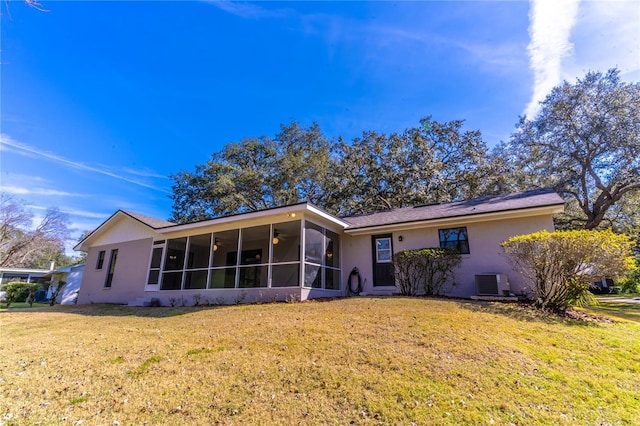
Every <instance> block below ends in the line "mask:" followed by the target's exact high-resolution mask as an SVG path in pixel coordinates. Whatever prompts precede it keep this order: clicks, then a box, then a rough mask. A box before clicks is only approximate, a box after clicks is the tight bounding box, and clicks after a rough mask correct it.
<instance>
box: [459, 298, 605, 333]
mask: <svg viewBox="0 0 640 426" xmlns="http://www.w3.org/2000/svg"><path fill="white" fill-rule="evenodd" d="M458 302H459V304H460V306H461V307H463V308H465V309H468V310H470V311H473V312H483V313H488V314H494V315H502V316H505V317H508V318H511V319H514V320H517V321H527V322H541V323H545V324H563V325H570V326H581V327H594V326H598V325H599V324H598V323H597V322H594V321H584V320H580V319H574V318H569V317H566V316H562V315H559V314H556V313H553V312H547V311H542V310H539V309H536V308H534V307H533V306H531V305H529V304H525V303H504V302H484V301H475V300H459V301H458Z"/></svg>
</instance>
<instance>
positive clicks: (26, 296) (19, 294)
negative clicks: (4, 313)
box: [2, 281, 40, 308]
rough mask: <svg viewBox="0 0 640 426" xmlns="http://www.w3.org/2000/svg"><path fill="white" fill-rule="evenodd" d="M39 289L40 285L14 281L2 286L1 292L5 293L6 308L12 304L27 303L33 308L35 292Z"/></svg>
mask: <svg viewBox="0 0 640 426" xmlns="http://www.w3.org/2000/svg"><path fill="white" fill-rule="evenodd" d="M39 289H40V284H35V283H27V282H23V281H14V282H10V283H7V284H5V285H3V286H2V290H4V291H6V292H7V295H6V297H5V299H6V302H7V308H8V307H9V306H11V304H12V303H14V302H29V306H33V300H34V298H35V295H36V291H38V290H39Z"/></svg>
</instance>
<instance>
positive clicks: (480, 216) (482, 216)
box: [344, 203, 564, 236]
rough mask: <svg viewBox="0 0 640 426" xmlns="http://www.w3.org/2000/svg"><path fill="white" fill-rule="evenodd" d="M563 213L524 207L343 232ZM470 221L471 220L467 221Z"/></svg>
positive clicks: (555, 209)
mask: <svg viewBox="0 0 640 426" xmlns="http://www.w3.org/2000/svg"><path fill="white" fill-rule="evenodd" d="M563 211H564V203H563V204H552V205H546V206H538V207H525V208H520V209H511V210H501V211H497V212H486V213H471V214H464V215H459V216H448V217H440V218H434V219H423V220H416V221H409V222H397V223H388V224H384V225H371V226H364V227H358V228H347V229H345V230H344V232H345V234H347V235H354V236H355V235H366V234H371V233H377V232H385V231H387V232H391V231H404V230H408V229H415V228H423V227H425V226H430V227H432V226H438V225H449V224H455V223H460V222H467V223H469V222H488V221H492V220H500V219H515V218H520V217H528V216H540V215H544V214H555V213H561V212H563ZM469 219H471V220H469Z"/></svg>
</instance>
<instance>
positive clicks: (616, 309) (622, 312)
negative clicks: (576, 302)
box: [582, 300, 640, 323]
mask: <svg viewBox="0 0 640 426" xmlns="http://www.w3.org/2000/svg"><path fill="white" fill-rule="evenodd" d="M582 311H584V312H587V313H590V314H593V315H603V316H607V317H610V318H613V319H623V320H627V321H632V322H637V323H640V304H639V303H624V302H613V301H611V302H610V301H604V300H600V303H599V304H598V305H597V306H590V307H588V308H583V309H582Z"/></svg>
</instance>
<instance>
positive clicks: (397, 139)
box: [171, 117, 490, 222]
mask: <svg viewBox="0 0 640 426" xmlns="http://www.w3.org/2000/svg"><path fill="white" fill-rule="evenodd" d="M462 126H463V121H461V120H456V121H450V122H446V123H439V122H437V121H434V120H432V119H431V118H430V117H427V118H424V119H422V120H421V121H420V126H419V127H415V128H411V129H407V130H405V131H404V132H402V133H392V134H390V135H385V134H382V133H378V132H373V131H367V132H363V134H362V137H359V138H355V139H354V140H353V141H351V142H350V143H347V142H345V141H344V140H342V139H338V140H333V141H331V140H329V139H328V138H327V137H325V136H324V135H323V134H322V132H321V130H320V126H319V125H318V124H317V123H314V124H312V125H311V126H308V127H304V126H300V125H299V124H298V123H297V122H295V121H292V122H291V123H290V124H288V125H282V126H281V129H280V133H278V134H277V135H276V136H275V137H274V138H268V137H265V136H263V137H261V138H246V139H243V140H242V141H240V142H238V143H231V144H228V145H226V146H225V147H224V148H223V149H222V151H219V152H216V153H214V154H213V155H212V157H211V159H210V160H209V161H208V162H207V163H205V164H202V165H197V166H196V167H195V171H193V172H189V171H182V172H180V173H178V174H176V175H173V176H172V179H173V180H174V185H173V196H172V198H173V202H174V204H173V215H172V218H171V220H174V221H178V222H185V221H193V220H200V219H207V218H212V217H217V216H221V215H226V214H232V213H241V212H246V211H252V210H258V209H264V208H271V207H277V206H282V205H286V204H293V203H297V202H301V201H309V202H311V203H313V204H315V205H317V206H319V207H322V208H324V209H326V210H327V211H329V212H332V213H334V214H338V215H349V214H357V213H371V212H375V211H380V210H385V209H390V208H396V207H404V206H409V205H415V204H423V203H429V202H440V201H450V200H456V199H461V198H470V197H473V196H476V195H482V194H484V193H485V192H486V189H485V182H486V179H485V177H486V176H487V175H488V174H489V170H490V168H489V164H488V163H487V148H486V144H485V143H484V141H483V140H482V137H481V134H480V132H479V131H464V130H463V129H462Z"/></svg>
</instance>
